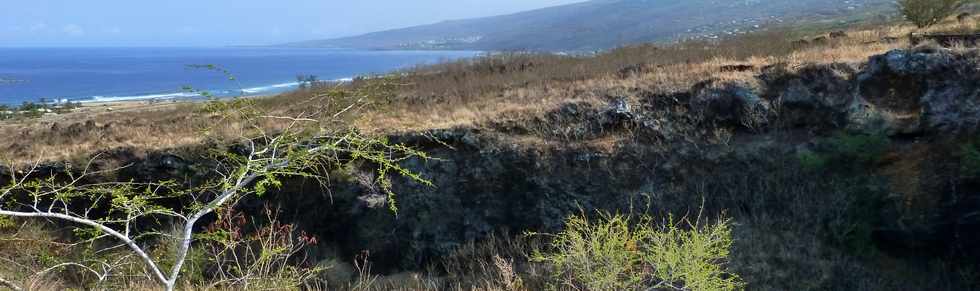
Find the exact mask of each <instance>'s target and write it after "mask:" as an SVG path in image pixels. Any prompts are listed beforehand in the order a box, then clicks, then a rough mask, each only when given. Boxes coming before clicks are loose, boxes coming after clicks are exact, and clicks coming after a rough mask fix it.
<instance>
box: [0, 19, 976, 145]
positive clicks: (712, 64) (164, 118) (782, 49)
mask: <svg viewBox="0 0 980 291" xmlns="http://www.w3.org/2000/svg"><path fill="white" fill-rule="evenodd" d="M975 29H976V22H970V23H959V22H956V21H955V20H950V21H947V22H945V23H943V24H941V25H937V26H934V27H931V28H929V29H928V30H927V31H926V32H949V31H975ZM913 31H916V29H915V28H914V27H912V26H911V25H889V26H877V27H870V28H860V29H855V30H851V31H848V32H847V34H848V37H846V38H841V39H831V40H829V41H828V42H827V43H826V44H815V45H799V44H794V41H795V40H797V39H799V37H796V36H791V35H795V33H793V32H791V31H772V32H764V33H757V34H751V35H744V36H740V37H737V38H733V39H728V40H722V41H719V42H715V43H710V42H702V41H695V42H684V43H679V44H675V45H670V46H655V45H637V46H629V47H623V48H619V49H615V50H611V51H609V52H605V53H601V54H598V55H594V56H562V55H552V54H530V53H510V54H499V55H490V56H486V57H483V58H477V59H474V60H466V61H458V62H452V63H446V64H440V65H434V66H427V67H419V68H415V69H411V70H405V71H402V72H397V73H396V74H392V75H390V76H391V77H392V80H389V81H392V82H393V84H391V86H392V88H388V89H387V90H389V91H390V92H388V91H386V92H385V94H389V93H390V97H388V98H383V100H381V101H379V100H373V102H370V104H369V105H370V106H366V107H364V108H358V109H362V110H360V111H358V113H357V114H356V116H355V117H354V118H352V119H350V120H351V121H352V122H353V123H354V124H355V126H356V127H358V128H360V129H361V130H363V131H366V132H372V133H393V132H403V131H414V130H424V129H432V128H450V127H458V126H463V127H466V126H472V127H480V126H485V125H486V124H490V123H493V122H499V121H501V120H503V119H525V118H527V117H532V116H540V115H541V114H542V113H544V112H548V111H551V110H553V109H555V108H556V107H557V106H559V105H561V104H564V103H567V102H588V103H594V104H600V103H605V102H608V100H607V97H609V96H624V97H632V96H631V95H633V94H634V93H635V92H646V93H650V94H670V93H674V92H682V91H687V90H689V89H690V88H691V86H693V85H694V84H696V83H698V82H701V81H704V80H708V79H720V80H735V81H744V82H748V83H752V82H754V81H755V75H757V74H758V73H759V70H760V69H761V68H763V67H765V66H767V65H772V64H777V63H786V64H789V65H790V67H797V66H800V65H803V64H811V63H832V62H843V63H850V64H855V65H856V64H859V63H861V62H864V61H865V60H866V59H867V57H868V56H870V55H873V54H880V53H883V52H886V51H888V50H891V49H895V48H900V47H905V46H907V45H908V44H907V41H906V38H905V37H906V36H907V35H908V34H909V33H911V32H913ZM813 37H817V36H816V35H814V36H809V37H807V38H813ZM886 38H891V41H883V40H884V39H886ZM896 39H897V41H894V40H896ZM729 65H747V66H748V67H745V68H743V70H736V71H723V70H722V69H721V68H722V67H723V66H729ZM373 83H375V82H373V81H371V80H361V81H357V82H354V83H353V84H347V85H342V86H341V87H342V88H340V89H342V90H349V91H357V90H358V88H359V87H371V86H373V85H372V84H373ZM335 91H337V88H334V87H333V86H324V87H320V88H316V89H313V90H307V91H299V92H293V93H287V94H283V95H280V96H275V97H269V98H262V99H260V100H259V102H258V106H260V107H261V108H263V109H265V110H268V111H271V112H274V113H275V114H283V115H295V114H298V113H301V112H303V111H304V110H305V109H306V108H307V107H309V105H310V104H309V103H302V102H301V101H302V100H306V99H310V98H311V97H312V96H320V97H323V96H324V95H329V94H330V93H331V92H335ZM328 99H329V98H320V99H318V100H328ZM367 99H372V98H367ZM374 99H377V98H374ZM326 103H329V102H326ZM297 104H300V105H297ZM318 105H319V106H327V105H323V104H318ZM200 107H201V104H199V103H180V104H168V105H154V106H137V107H136V108H133V109H129V110H118V111H113V112H107V111H105V110H104V109H103V108H98V107H97V108H94V109H89V110H83V111H82V112H77V113H71V114H66V115H62V116H56V117H45V118H42V119H38V120H19V121H18V120H14V121H5V122H2V123H0V136H4V137H7V138H5V139H2V140H0V150H2V151H3V152H4V153H5V155H6V157H3V158H7V159H13V160H16V161H18V162H25V161H32V160H36V159H44V160H67V159H71V158H73V157H79V156H85V155H90V154H92V153H95V152H98V151H103V150H109V149H114V148H137V149H143V150H154V149H169V148H179V147H184V146H188V145H194V144H199V143H201V142H202V141H204V139H205V136H206V135H203V134H201V133H202V132H201V130H202V129H203V128H211V129H212V132H211V133H213V134H211V135H210V137H209V138H218V139H220V138H221V137H228V136H236V134H234V133H231V132H224V131H226V130H228V129H231V128H236V127H235V126H234V125H235V124H234V123H235V122H236V121H234V120H227V119H215V117H213V116H211V115H208V114H204V113H201V112H200V110H199V109H200ZM271 123H272V124H273V125H274V124H275V122H271Z"/></svg>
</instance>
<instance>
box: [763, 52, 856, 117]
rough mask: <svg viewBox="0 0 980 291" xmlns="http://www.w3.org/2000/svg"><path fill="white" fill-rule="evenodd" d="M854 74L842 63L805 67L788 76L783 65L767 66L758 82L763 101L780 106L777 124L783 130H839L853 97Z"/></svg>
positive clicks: (848, 66) (851, 69)
mask: <svg viewBox="0 0 980 291" xmlns="http://www.w3.org/2000/svg"><path fill="white" fill-rule="evenodd" d="M855 73H856V70H855V69H854V68H853V67H851V66H850V65H847V64H843V63H832V64H816V65H806V66H804V67H802V68H800V69H798V70H796V71H795V72H791V71H790V70H789V69H788V68H787V65H786V64H778V65H772V66H768V67H766V68H764V69H763V71H762V74H761V75H759V79H760V80H762V81H763V82H764V83H765V85H766V86H765V87H766V92H765V94H764V97H765V98H766V99H768V100H770V101H771V102H773V103H778V104H780V106H779V108H780V112H779V117H780V121H781V122H782V123H783V124H784V125H786V126H792V127H796V126H813V127H832V128H836V127H840V126H842V125H843V124H844V123H845V122H846V120H845V114H844V113H845V112H846V108H847V105H848V104H850V103H851V102H852V101H853V99H854V97H853V93H852V91H853V89H852V88H853V86H852V83H853V82H852V81H851V79H852V76H854V74H855Z"/></svg>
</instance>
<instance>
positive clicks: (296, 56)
mask: <svg viewBox="0 0 980 291" xmlns="http://www.w3.org/2000/svg"><path fill="white" fill-rule="evenodd" d="M477 54H478V52H465V51H359V50H338V49H308V48H264V47H262V48H258V47H254V48H253V47H249V48H236V47H227V48H0V104H20V103H22V102H25V101H39V100H40V99H41V98H44V99H46V100H71V101H82V102H85V101H113V100H139V99H174V98H193V97H195V96H197V95H196V94H194V93H191V92H187V91H186V90H185V89H184V88H185V87H191V88H194V89H197V90H206V91H209V92H211V93H213V94H216V95H223V96H232V95H239V94H242V93H244V94H245V95H265V94H273V93H278V92H283V91H287V90H291V89H293V88H295V87H296V83H295V82H296V76H297V75H315V76H317V77H319V79H320V80H335V79H343V78H349V77H353V76H357V75H363V74H371V73H383V72H388V71H391V70H395V69H399V68H405V67H411V66H415V65H419V64H431V63H437V62H442V61H450V60H455V59H459V58H467V57H473V56H476V55H477ZM206 64H213V65H216V66H220V67H221V68H223V69H225V70H227V71H228V72H230V73H231V74H233V75H234V76H235V77H236V79H237V80H238V82H233V81H229V80H228V78H226V77H225V76H224V74H222V73H221V72H218V71H214V70H206V69H193V68H190V67H189V66H191V65H206Z"/></svg>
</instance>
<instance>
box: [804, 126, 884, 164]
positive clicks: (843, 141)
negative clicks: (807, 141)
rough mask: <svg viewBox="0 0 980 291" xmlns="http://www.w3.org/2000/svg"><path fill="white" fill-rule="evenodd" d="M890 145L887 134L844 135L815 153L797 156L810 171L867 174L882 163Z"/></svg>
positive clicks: (836, 135) (809, 152)
mask: <svg viewBox="0 0 980 291" xmlns="http://www.w3.org/2000/svg"><path fill="white" fill-rule="evenodd" d="M890 145H891V140H889V139H888V136H886V135H884V134H863V133H862V134H850V133H843V132H842V133H838V134H835V135H834V136H833V137H830V138H827V139H824V140H821V141H820V142H819V143H818V146H817V148H816V150H815V151H803V152H800V153H798V154H797V159H798V161H799V162H800V166H801V167H803V168H804V169H807V170H821V169H829V170H837V171H844V172H849V171H855V170H866V169H868V168H870V167H872V166H874V164H876V163H878V162H880V161H881V159H882V158H883V157H884V156H885V153H887V152H888V147H889V146H890Z"/></svg>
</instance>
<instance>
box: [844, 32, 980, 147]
mask: <svg viewBox="0 0 980 291" xmlns="http://www.w3.org/2000/svg"><path fill="white" fill-rule="evenodd" d="M978 64H980V57H978V53H977V51H975V50H973V51H967V52H960V53H958V52H953V51H952V50H949V49H945V48H931V47H925V48H917V49H913V50H893V51H890V52H888V53H886V54H884V55H879V56H874V57H871V59H870V60H869V62H868V64H867V65H866V66H865V68H864V70H862V71H861V72H860V74H859V75H858V76H857V91H858V94H859V96H860V97H861V98H862V99H863V100H861V101H862V103H863V104H862V105H861V106H852V110H851V115H852V121H855V122H856V124H858V125H870V124H876V125H875V126H877V127H879V128H877V129H879V130H883V131H885V132H888V133H892V134H920V133H923V132H924V131H928V132H943V133H971V132H976V130H977V127H978V124H980V108H978V105H980V74H978V73H980V71H978V67H977V65H978ZM876 122H877V123H876ZM865 128H867V127H865Z"/></svg>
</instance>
